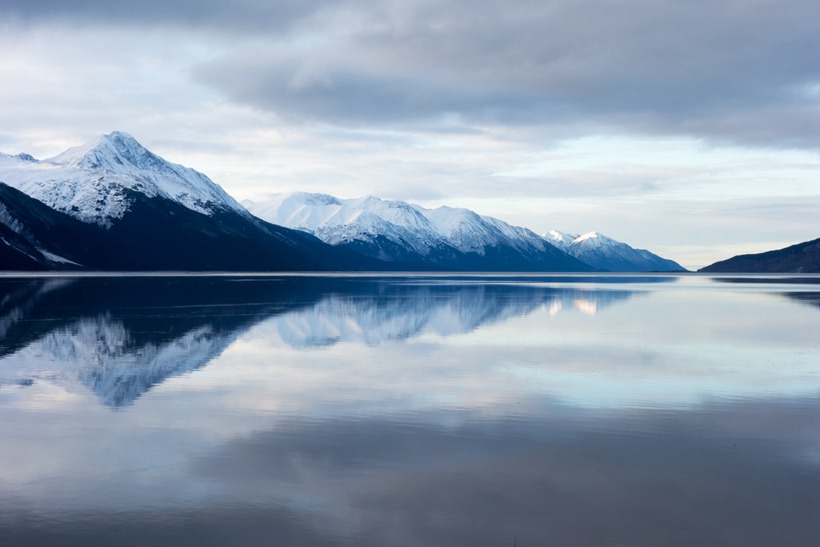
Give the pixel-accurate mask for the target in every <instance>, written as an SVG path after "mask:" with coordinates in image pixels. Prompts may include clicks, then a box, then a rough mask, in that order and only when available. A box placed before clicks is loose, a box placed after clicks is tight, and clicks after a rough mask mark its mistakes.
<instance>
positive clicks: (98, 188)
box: [0, 131, 247, 226]
mask: <svg viewBox="0 0 820 547" xmlns="http://www.w3.org/2000/svg"><path fill="white" fill-rule="evenodd" d="M0 181H2V182H5V183H7V184H9V185H10V186H13V187H15V188H17V189H18V190H21V191H23V192H25V193H26V194H28V195H29V196H31V197H33V198H35V199H38V200H40V201H42V202H43V203H45V204H47V205H49V206H50V207H53V208H54V209H57V210H58V211H62V212H65V213H68V214H70V215H71V216H73V217H75V218H78V219H80V220H82V221H84V222H94V223H96V224H100V225H103V226H108V225H110V224H111V221H112V219H119V218H122V217H123V215H124V214H125V212H126V211H128V208H129V205H130V203H131V201H130V199H129V197H128V194H129V192H131V191H133V192H138V193H142V194H145V195H146V196H148V197H154V196H161V197H164V198H167V199H170V200H173V201H176V202H178V203H180V204H182V205H183V206H185V207H187V208H188V209H191V210H194V211H197V212H200V213H204V214H213V213H215V212H217V211H233V212H236V213H239V214H242V215H247V212H246V211H245V209H244V208H243V207H242V206H241V205H239V203H237V202H236V200H234V199H233V198H232V197H230V196H229V195H228V194H227V193H226V192H225V191H224V190H223V189H222V188H221V187H219V186H218V185H217V184H215V183H214V182H213V181H211V179H209V178H208V177H206V176H205V175H203V174H202V173H199V172H197V171H195V170H193V169H190V168H188V167H183V166H181V165H177V164H174V163H170V162H168V161H166V160H164V159H162V158H161V157H159V156H157V155H155V154H153V153H152V152H150V151H148V150H147V149H146V148H144V147H143V146H142V145H141V144H140V143H138V142H137V141H136V140H135V139H134V138H133V137H132V136H131V135H128V134H127V133H122V132H118V131H115V132H113V133H109V134H108V135H103V136H101V137H98V138H97V139H95V140H93V141H91V142H89V143H86V144H84V145H82V146H78V147H75V148H71V149H69V150H66V151H65V152H63V153H62V154H59V155H57V156H54V157H53V158H49V159H46V160H42V161H38V160H36V159H34V158H33V157H31V156H30V155H28V154H18V155H16V156H9V155H6V154H0Z"/></svg>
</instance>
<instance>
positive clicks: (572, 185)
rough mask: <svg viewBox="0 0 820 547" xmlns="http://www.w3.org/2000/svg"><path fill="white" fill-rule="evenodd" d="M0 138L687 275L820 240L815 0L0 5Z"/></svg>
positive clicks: (53, 1) (11, 146) (13, 147)
mask: <svg viewBox="0 0 820 547" xmlns="http://www.w3.org/2000/svg"><path fill="white" fill-rule="evenodd" d="M0 48H2V51H3V54H2V55H0V84H2V85H0V151H2V152H4V153H9V154H16V153H20V152H27V153H30V154H32V155H34V156H35V157H37V158H41V159H42V158H47V157H50V156H54V155H56V154H58V153H60V152H62V151H63V150H65V149H66V148H68V147H71V146H76V145H79V144H82V143H84V142H87V141H89V140H91V139H93V138H95V137H96V136H99V135H101V134H105V133H109V132H111V131H114V130H119V131H125V132H127V133H130V134H132V135H133V136H134V137H135V138H137V140H139V141H140V142H141V143H142V144H143V145H145V146H146V147H147V148H149V149H150V150H152V151H153V152H155V153H157V154H159V155H160V156H162V157H164V158H166V159H168V160H170V161H173V162H176V163H181V164H183V165H186V166H189V167H193V168H194V169H197V170H198V171H201V172H203V173H205V174H207V175H208V176H209V177H210V178H211V179H213V180H214V181H215V182H217V183H218V184H220V185H221V186H222V187H223V188H225V189H226V190H227V191H228V192H229V193H230V194H231V195H233V196H234V197H235V198H237V199H239V200H242V199H255V200H260V199H264V197H265V196H266V195H268V194H271V193H276V192H289V191H296V190H299V191H306V192H324V193H329V194H332V195H335V196H337V197H341V198H351V197H359V196H363V195H367V194H372V195H376V196H379V197H382V198H386V199H400V200H405V201H410V202H413V203H418V204H420V205H423V206H426V207H436V206H440V205H445V204H446V205H450V206H455V207H467V208H470V209H473V210H474V211H476V212H478V213H481V214H485V215H490V216H495V217H498V218H501V219H503V220H505V221H507V222H510V223H512V224H515V225H520V226H526V227H528V228H530V229H532V230H533V231H535V232H538V233H544V232H546V231H548V230H551V229H559V230H562V231H566V232H571V233H585V232H589V231H593V230H597V231H599V232H601V233H604V234H606V235H608V236H610V237H613V238H615V239H618V240H620V241H624V242H627V243H629V244H630V245H632V246H634V247H639V248H646V249H649V250H651V251H653V252H656V253H658V254H661V255H662V256H664V257H667V258H671V259H673V260H676V261H678V262H680V263H681V264H683V265H684V266H686V267H688V268H698V267H702V266H705V265H707V264H710V263H712V262H714V261H716V260H721V259H725V258H728V257H730V256H733V255H736V254H741V253H748V252H760V251H765V250H770V249H775V248H782V247H785V246H787V245H791V244H794V243H798V242H801V241H807V240H811V239H816V238H817V237H820V154H818V152H820V55H817V52H818V51H820V3H818V2H817V1H816V0H789V1H788V2H782V1H779V2H778V1H774V0H742V1H741V0H709V1H706V0H689V1H686V2H681V1H679V0H519V1H517V2H515V3H510V2H502V1H501V0H470V1H467V0H435V1H433V0H429V1H428V0H384V1H379V2H372V1H368V2H365V1H363V0H298V1H297V0H279V1H275V2H272V1H270V0H234V1H232V2H226V1H225V0H220V1H216V0H178V1H169V0H142V1H140V2H133V1H126V0H3V1H2V3H0Z"/></svg>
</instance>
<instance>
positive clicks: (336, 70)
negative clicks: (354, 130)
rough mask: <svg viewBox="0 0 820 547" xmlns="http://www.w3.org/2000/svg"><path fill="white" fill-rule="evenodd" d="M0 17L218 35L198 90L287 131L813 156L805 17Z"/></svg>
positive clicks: (266, 9)
mask: <svg viewBox="0 0 820 547" xmlns="http://www.w3.org/2000/svg"><path fill="white" fill-rule="evenodd" d="M0 14H2V15H5V16H7V17H9V16H10V17H12V18H14V19H16V20H21V21H26V22H28V23H30V24H37V23H40V22H49V23H54V22H60V21H65V22H67V23H71V24H77V23H83V24H85V25H92V26H93V25H112V24H113V25H129V26H134V25H136V26H140V25H146V26H152V25H154V26H156V25H160V26H162V25H165V26H167V25H171V26H179V27H184V28H186V29H190V30H195V31H203V32H206V33H208V32H214V31H218V34H219V35H220V36H221V38H214V39H219V40H223V41H222V42H221V49H222V50H223V52H224V53H223V55H222V56H221V57H219V58H216V59H212V60H211V61H209V62H206V63H204V64H200V65H198V66H196V67H194V68H193V69H192V74H193V77H194V79H195V80H196V81H198V82H200V83H204V84H206V85H207V86H209V87H211V88H213V89H216V90H218V91H219V92H221V93H223V94H225V95H227V96H228V97H230V98H231V99H232V100H234V101H236V102H238V103H241V104H245V105H250V106H253V107H256V108H259V109H262V110H265V111H270V112H274V113H276V114H277V115H279V116H280V117H281V118H283V119H286V120H290V121H293V120H307V121H316V122H324V123H330V124H334V125H340V126H347V127H361V126H379V127H398V128H404V129H406V128H415V129H418V130H424V131H427V130H429V129H430V127H435V124H437V123H442V122H444V121H447V124H446V125H448V126H449V127H452V126H454V125H461V126H467V127H470V126H481V125H510V124H512V125H517V126H521V125H535V126H546V127H548V128H551V129H552V130H553V131H557V132H558V135H559V136H560V135H563V134H565V133H566V132H567V131H574V132H580V133H583V132H593V131H597V132H600V131H606V130H609V131H612V132H622V131H628V132H636V133H644V134H686V135H693V136H696V137H701V138H709V139H717V140H726V141H732V142H741V143H751V144H755V145H768V146H816V145H818V144H820V138H818V135H820V57H818V56H817V55H815V53H814V52H816V51H819V50H820V32H818V25H817V21H818V20H820V6H819V5H818V4H817V3H816V2H815V1H813V0H794V1H792V2H789V4H788V6H784V5H783V4H782V2H776V1H774V0H759V1H755V2H752V3H738V2H732V1H728V0H726V1H717V2H716V1H706V0H696V1H692V2H677V1H674V0H661V1H657V2H644V1H641V0H623V1H619V2H611V1H610V0H585V1H580V2H579V1H576V0H551V1H549V2H543V1H542V0H522V1H520V2H516V3H514V4H512V5H511V4H510V3H508V2H501V1H500V0H470V1H468V0H450V1H448V2H433V1H428V0H415V1H411V2H406V1H405V2H397V1H388V2H382V3H379V4H378V5H376V6H373V5H372V4H371V3H366V2H363V1H361V0H341V1H334V2H332V1H330V0H311V1H308V2H302V1H299V2H297V1H292V0H286V1H281V2H274V3H271V2H265V1H259V0H240V1H239V2H231V3H225V2H216V1H213V0H203V1H193V0H183V1H181V2H164V1H159V0H146V2H141V3H138V4H137V3H133V2H126V1H101V0H80V1H77V2H71V3H70V5H69V4H67V3H65V2H59V1H56V0H53V1H34V2H32V1H30V0H29V1H22V0H8V1H6V2H4V3H3V6H2V7H0ZM283 30H287V32H281V31H283ZM225 33H228V34H231V35H232V36H233V38H231V39H230V40H231V41H230V42H226V41H224V40H226V38H225ZM251 41H253V42H254V44H255V45H254V46H253V47H251V46H249V45H248V43H249V42H251ZM453 120H457V121H458V124H454V123H452V122H453Z"/></svg>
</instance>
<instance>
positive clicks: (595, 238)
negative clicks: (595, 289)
mask: <svg viewBox="0 0 820 547" xmlns="http://www.w3.org/2000/svg"><path fill="white" fill-rule="evenodd" d="M544 238H545V239H547V240H548V241H550V242H551V243H552V244H553V245H555V246H556V247H559V248H560V249H562V250H563V251H564V252H566V253H568V254H570V255H572V256H574V257H575V258H577V259H579V260H581V261H582V262H586V263H587V264H589V265H590V266H592V267H594V268H597V269H599V270H604V271H610V272H641V271H643V272H650V271H682V270H685V268H684V267H683V266H681V265H680V264H678V263H677V262H675V261H673V260H669V259H666V258H662V257H660V256H658V255H656V254H654V253H651V252H649V251H647V250H645V249H635V248H633V247H630V246H629V245H627V244H626V243H622V242H620V241H616V240H614V239H612V238H610V237H607V236H605V235H603V234H599V233H598V232H589V233H587V234H584V235H577V234H568V233H566V232H561V231H559V230H551V231H550V232H548V233H546V234H544Z"/></svg>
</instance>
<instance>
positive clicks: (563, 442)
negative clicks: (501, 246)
mask: <svg viewBox="0 0 820 547" xmlns="http://www.w3.org/2000/svg"><path fill="white" fill-rule="evenodd" d="M818 538H820V278H818V277H813V278H812V277H803V278H799V279H794V278H788V277H766V278H756V277H743V278H729V277H724V278H706V277H698V276H685V277H674V276H667V277H665V276H656V277H629V276H612V277H575V276H569V277H561V276H541V277H538V276H522V277H490V276H483V277H468V276H463V277H440V276H432V277H400V276H397V277H389V278H372V277H351V278H346V277H309V276H304V277H300V276H281V277H273V276H211V277H208V276H203V277H171V276H166V277H132V278H120V277H102V278H73V279H72V278H11V277H6V278H0V545H3V546H5V545H9V546H12V545H25V546H36V545H61V546H95V545H100V546H117V545H153V546H164V545H173V546H187V545H196V546H209V545H231V546H244V545H284V546H288V545H294V546H296V545H299V546H303V545H310V546H314V545H315V546H324V545H340V546H364V547H368V546H462V545H463V546H497V547H502V546H512V545H515V546H516V547H529V546H536V545H537V546H562V547H563V546H604V545H606V546H647V547H650V546H651V547H657V546H686V547H691V546H693V545H721V546H743V547H754V546H815V545H817V544H818Z"/></svg>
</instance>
